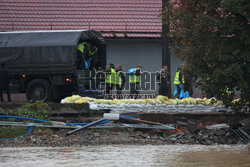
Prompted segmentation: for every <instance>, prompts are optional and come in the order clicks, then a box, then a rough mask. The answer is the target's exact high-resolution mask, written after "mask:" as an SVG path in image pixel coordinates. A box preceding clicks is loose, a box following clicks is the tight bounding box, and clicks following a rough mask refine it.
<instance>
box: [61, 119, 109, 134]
mask: <svg viewBox="0 0 250 167" xmlns="http://www.w3.org/2000/svg"><path fill="white" fill-rule="evenodd" d="M104 120H105V119H104V118H102V119H99V120H97V121H94V122H91V123H89V124H87V125H85V126H82V127H80V128H78V129H74V130H72V131H70V132H67V133H66V135H67V136H69V135H72V134H73V133H76V132H78V131H80V130H84V129H87V128H88V127H91V126H94V125H96V124H98V123H100V122H102V121H104Z"/></svg>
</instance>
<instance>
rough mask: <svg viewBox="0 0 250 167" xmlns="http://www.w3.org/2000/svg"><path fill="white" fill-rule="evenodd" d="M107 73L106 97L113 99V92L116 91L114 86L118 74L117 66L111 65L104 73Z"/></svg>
mask: <svg viewBox="0 0 250 167" xmlns="http://www.w3.org/2000/svg"><path fill="white" fill-rule="evenodd" d="M104 72H105V73H106V78H105V84H106V87H105V95H107V98H108V99H110V98H111V96H110V95H111V90H113V89H114V85H115V84H116V80H115V78H116V72H115V66H114V64H112V63H110V64H109V68H108V69H107V70H105V71H104Z"/></svg>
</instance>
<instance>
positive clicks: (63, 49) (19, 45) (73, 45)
mask: <svg viewBox="0 0 250 167" xmlns="http://www.w3.org/2000/svg"><path fill="white" fill-rule="evenodd" d="M80 41H92V42H95V43H96V44H97V45H98V46H99V47H102V45H105V42H104V39H103V38H102V36H101V34H100V33H99V32H96V31H93V30H86V31H79V30H78V31H37V32H35V31H34V32H2V33H0V63H5V64H7V65H12V66H13V65H39V64H41V65H52V64H58V65H66V64H67V65H73V64H76V63H75V61H76V54H77V53H76V52H77V45H78V43H79V42H80ZM105 56H106V55H105Z"/></svg>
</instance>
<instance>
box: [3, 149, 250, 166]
mask: <svg viewBox="0 0 250 167" xmlns="http://www.w3.org/2000/svg"><path fill="white" fill-rule="evenodd" d="M0 166H1V167H12V166H15V167H25V166H42V167H43V166H44V167H50V166H51V167H57V166H65V167H78V166H79V167H82V166H88V167H93V166H111V167H113V166H122V167H124V166H135V167H140V166H143V167H147V166H150V167H151V166H152V167H154V166H157V167H161V166H162V167H168V166H177V167H179V166H185V167H194V166H197V167H198V166H199V167H202V166H204V167H207V166H209V167H210V166H213V167H216V166H221V167H224V166H229V167H232V166H239V167H241V166H244V167H247V166H249V167H250V145H248V146H247V145H237V146H228V145H219V146H201V145H158V146H152V145H144V146H134V145H110V146H85V147H72V148H1V149H0Z"/></svg>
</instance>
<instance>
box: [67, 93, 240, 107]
mask: <svg viewBox="0 0 250 167" xmlns="http://www.w3.org/2000/svg"><path fill="white" fill-rule="evenodd" d="M63 100H64V103H77V104H81V103H88V102H96V103H98V104H106V105H118V106H119V105H121V104H122V103H124V104H151V105H156V104H165V105H178V104H180V105H198V104H202V105H214V106H217V105H223V102H222V101H221V100H217V99H216V98H214V97H213V98H210V99H207V98H203V99H202V98H192V97H189V98H185V99H182V100H180V99H169V98H168V97H166V96H161V95H159V96H157V97H156V98H155V99H114V100H106V99H95V98H91V97H81V96H79V95H73V96H71V97H66V98H65V99H63ZM236 101H237V100H234V102H236Z"/></svg>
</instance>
